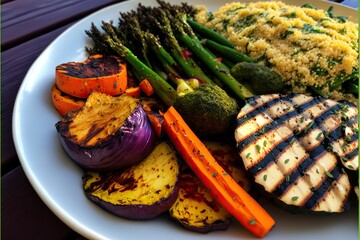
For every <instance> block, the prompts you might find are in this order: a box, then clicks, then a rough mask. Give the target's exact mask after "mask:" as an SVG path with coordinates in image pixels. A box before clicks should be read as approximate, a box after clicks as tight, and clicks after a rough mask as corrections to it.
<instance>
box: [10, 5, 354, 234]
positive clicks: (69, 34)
mask: <svg viewBox="0 0 360 240" xmlns="http://www.w3.org/2000/svg"><path fill="white" fill-rule="evenodd" d="M172 2H180V1H178V0H177V1H172ZM285 2H286V3H289V4H293V5H301V4H303V3H307V2H310V1H307V0H304V1H303V0H296V1H285ZM191 3H192V4H205V5H206V6H208V8H209V9H210V10H213V9H215V8H216V7H219V6H220V5H222V4H223V3H225V1H224V0H210V1H205V0H192V1H191ZM311 3H312V4H314V5H315V6H317V7H318V8H323V9H328V7H329V6H330V4H329V3H327V2H320V1H317V2H315V1H311ZM137 4H138V1H126V2H123V3H119V4H115V5H113V6H110V7H107V8H105V9H103V10H100V11H98V12H96V13H94V14H92V15H90V16H88V17H86V18H84V19H83V20H81V21H79V22H78V23H76V24H75V25H73V26H72V27H70V28H69V29H68V30H66V31H65V32H64V33H62V34H61V35H60V36H59V37H58V38H57V39H56V40H55V41H54V42H52V43H51V44H50V45H49V46H48V47H47V48H46V50H45V51H44V52H43V53H42V54H41V55H40V56H39V58H38V59H37V60H36V61H35V62H34V64H33V65H32V67H31V68H30V69H29V71H28V73H27V75H26V77H25V79H24V81H23V83H22V85H21V88H20V90H19V93H18V96H17V99H16V103H15V107H14V115H13V134H14V141H15V146H16V150H17V153H18V155H19V159H20V161H21V164H22V166H23V168H24V170H25V173H26V175H27V177H28V179H29V180H30V182H31V184H32V186H33V187H34V189H35V190H36V192H37V193H38V194H39V196H40V197H41V199H42V200H43V201H44V202H45V203H46V205H47V206H48V207H49V208H50V209H51V210H52V211H53V212H54V213H55V214H56V215H57V216H58V217H59V218H60V219H61V220H62V221H63V222H64V223H66V224H67V225H68V226H70V227H71V228H73V229H74V230H75V231H77V232H78V233H80V234H82V235H83V236H85V237H87V238H89V239H133V240H137V239H148V240H150V239H157V240H161V239H169V238H171V240H176V239H182V240H184V239H207V240H209V239H222V240H225V239H241V238H243V239H244V238H246V239H251V238H253V236H252V235H251V234H250V233H249V232H247V231H246V230H245V229H244V228H243V227H242V226H241V225H240V224H239V223H238V222H237V221H233V223H232V225H231V226H230V228H229V229H228V230H227V231H220V232H212V233H209V234H198V233H193V232H190V231H187V230H184V229H182V227H180V225H178V224H175V223H173V222H171V221H170V220H169V219H168V218H167V217H166V216H162V217H159V218H157V219H154V220H149V221H130V220H126V219H122V218H119V217H116V216H114V215H111V214H110V213H108V212H106V211H104V210H102V209H101V208H100V207H98V206H96V205H95V204H93V203H92V202H90V201H89V200H88V199H87V198H86V197H85V195H84V193H83V191H82V180H81V176H82V170H81V169H80V168H79V167H77V166H76V165H75V164H74V163H73V162H72V161H71V160H70V159H69V158H68V157H67V155H66V154H65V153H64V151H63V150H62V148H61V146H60V143H59V140H58V137H57V133H56V129H55V126H54V125H55V123H56V122H57V121H58V120H59V119H60V118H59V115H58V114H57V113H56V112H55V110H54V109H53V107H52V105H51V99H50V88H51V86H52V84H53V82H54V69H55V66H56V65H58V64H61V63H64V62H69V61H80V60H84V59H85V57H86V54H85V52H84V46H85V44H89V42H88V41H89V40H88V38H87V37H86V35H85V33H84V30H85V29H89V28H90V24H91V22H94V23H95V24H97V25H98V26H99V24H100V22H101V21H102V20H105V21H108V20H110V19H113V20H114V21H117V19H118V13H119V11H128V10H130V9H133V8H135V7H136V6H137ZM143 4H146V5H148V4H149V5H150V4H155V1H154V0H152V1H146V3H143ZM331 5H335V13H336V14H337V15H345V16H349V17H350V19H352V20H353V21H357V12H356V10H354V9H350V8H346V7H342V6H340V5H336V4H334V3H331ZM264 206H265V208H266V209H267V210H268V211H269V213H270V214H271V215H272V216H273V217H274V218H275V220H276V226H275V228H274V229H273V230H272V231H271V232H270V233H269V234H268V235H267V237H266V239H287V240H291V239H301V240H303V239H320V238H322V239H327V240H330V239H347V240H352V239H357V234H358V222H357V211H356V210H353V211H351V212H347V213H345V214H342V215H339V216H310V215H293V214H290V213H288V212H286V211H284V210H281V209H277V208H275V207H273V206H271V205H269V204H264ZM44 227H46V226H44Z"/></svg>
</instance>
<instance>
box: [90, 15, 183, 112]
mask: <svg viewBox="0 0 360 240" xmlns="http://www.w3.org/2000/svg"><path fill="white" fill-rule="evenodd" d="M94 28H96V27H95V26H94ZM102 28H103V29H104V30H105V32H106V34H102V35H101V36H100V37H101V39H102V41H103V42H105V43H107V44H108V46H109V47H110V48H111V49H112V50H113V51H114V52H116V53H117V54H119V56H121V57H122V58H124V59H126V60H127V61H128V63H130V64H131V65H132V66H133V67H134V68H135V69H136V71H137V74H138V75H139V76H141V77H142V78H143V79H147V80H149V82H150V83H151V85H152V86H153V87H154V91H155V93H156V94H157V96H159V97H160V99H161V100H162V101H163V102H164V103H165V104H166V105H167V106H172V105H173V102H174V101H175V99H176V97H177V93H176V90H175V89H174V88H173V87H172V86H171V85H170V84H169V83H168V82H166V81H165V80H164V79H163V78H162V77H160V76H159V75H158V74H157V73H156V72H154V71H153V70H152V69H151V68H150V67H148V66H147V65H146V64H144V63H143V62H142V61H140V60H139V59H138V58H137V57H136V56H135V55H134V54H133V53H132V51H131V50H130V49H129V48H127V47H126V46H124V45H123V44H122V43H121V41H120V40H119V39H118V38H117V36H116V34H115V32H114V29H113V26H112V24H111V23H106V22H103V25H102ZM96 31H98V30H96Z"/></svg>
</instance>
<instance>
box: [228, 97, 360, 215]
mask: <svg viewBox="0 0 360 240" xmlns="http://www.w3.org/2000/svg"><path fill="white" fill-rule="evenodd" d="M357 122H358V110H357V108H356V106H354V105H353V104H351V103H349V102H336V101H333V100H330V99H326V98H323V97H310V96H305V95H302V94H292V95H288V96H282V95H279V94H272V95H262V96H255V97H253V98H250V99H248V100H247V103H246V105H245V106H244V107H243V108H242V109H241V111H240V112H239V114H238V117H237V122H236V129H235V140H236V142H237V150H238V152H239V154H240V156H241V159H242V161H243V163H244V166H245V168H246V169H247V171H249V172H250V173H251V175H252V176H253V177H254V181H255V182H256V183H257V185H258V186H261V189H262V190H265V191H264V192H265V193H267V194H269V196H270V197H272V198H273V199H274V200H275V202H276V203H278V204H279V205H281V206H286V207H287V209H289V210H292V211H296V212H299V210H300V211H301V212H312V213H340V212H343V211H345V210H347V209H349V208H350V206H351V204H350V202H351V201H350V199H351V195H352V186H351V184H350V180H349V177H348V174H347V173H346V171H344V169H348V170H349V171H358V141H357V139H358V130H357V129H358V123H357Z"/></svg>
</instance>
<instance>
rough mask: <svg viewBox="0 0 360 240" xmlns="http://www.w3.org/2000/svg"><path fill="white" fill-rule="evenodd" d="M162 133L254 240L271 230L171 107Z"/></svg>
mask: <svg viewBox="0 0 360 240" xmlns="http://www.w3.org/2000/svg"><path fill="white" fill-rule="evenodd" d="M164 129H165V132H166V133H167V135H168V136H169V138H170V139H171V141H172V142H173V144H174V145H175V147H176V149H177V150H178V151H179V153H180V155H181V156H182V158H183V159H184V160H185V161H186V163H187V164H188V165H189V167H190V168H191V169H192V170H193V171H194V173H195V174H196V175H197V176H198V177H199V178H200V180H201V181H202V182H203V184H204V185H205V186H206V187H207V188H209V189H210V192H211V194H212V195H213V196H214V197H215V198H216V199H217V201H218V202H219V203H220V204H221V205H222V206H223V207H224V208H225V209H226V210H227V211H228V212H230V213H231V214H232V215H233V216H234V217H236V219H238V220H239V222H240V223H241V224H242V225H243V226H244V227H246V228H247V229H248V230H249V231H250V232H251V233H253V234H254V235H255V236H257V237H264V236H265V235H266V234H267V233H268V232H269V231H270V230H271V229H272V228H273V226H274V224H275V221H274V220H273V219H272V217H271V216H270V215H269V214H268V213H267V212H266V211H265V209H263V208H262V207H261V206H260V205H259V204H258V203H257V202H256V201H255V200H254V199H253V198H252V197H251V196H250V195H249V194H248V193H247V192H246V191H245V190H244V189H243V188H242V187H241V186H240V185H239V184H237V182H235V180H234V179H233V178H232V177H231V176H230V175H229V174H228V173H227V172H226V171H225V170H224V169H223V168H222V167H221V166H220V165H219V164H218V163H217V162H216V161H215V159H214V157H213V156H212V155H211V153H210V152H209V150H208V149H207V148H206V147H205V145H204V144H203V143H202V142H201V141H200V139H198V138H197V136H196V135H195V134H194V132H192V130H191V129H190V128H189V126H188V125H187V124H186V123H185V121H184V120H183V118H182V117H181V116H180V114H179V113H178V112H177V111H176V110H175V108H174V107H170V108H169V109H168V110H167V111H166V112H165V114H164Z"/></svg>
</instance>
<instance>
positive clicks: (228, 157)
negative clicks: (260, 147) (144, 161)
mask: <svg viewBox="0 0 360 240" xmlns="http://www.w3.org/2000/svg"><path fill="white" fill-rule="evenodd" d="M204 144H205V145H206V147H207V148H208V149H209V151H210V152H211V153H212V155H213V156H214V158H215V159H216V161H218V162H219V164H220V165H221V166H222V167H223V168H224V169H225V171H226V172H227V173H228V174H230V175H231V176H232V177H233V178H234V179H235V181H236V182H238V183H239V184H240V185H241V186H242V187H243V188H244V189H245V190H246V191H250V189H251V184H250V181H249V179H248V178H247V176H246V174H245V170H244V168H243V167H242V166H241V165H240V164H239V156H238V155H237V153H236V151H235V149H234V148H233V145H231V144H228V143H220V142H214V141H211V142H210V141H205V142H204ZM169 213H170V217H171V218H172V219H174V220H176V221H177V222H179V223H180V224H181V225H182V226H183V227H184V228H185V229H188V230H190V231H194V232H200V233H207V232H210V231H219V230H226V229H227V228H228V227H229V225H230V223H231V219H232V217H231V214H230V213H229V212H227V211H226V210H225V209H224V208H223V207H222V206H221V205H220V204H219V203H218V202H217V201H216V200H215V199H214V198H213V197H212V196H211V194H210V192H209V190H208V189H207V188H206V187H205V186H204V185H203V184H202V182H201V181H200V180H199V179H198V177H197V176H196V175H195V174H194V173H193V172H192V171H191V170H190V169H189V168H185V169H184V170H183V171H182V174H181V177H180V190H179V195H178V198H177V200H176V202H175V203H174V205H173V206H172V207H171V208H170V211H169Z"/></svg>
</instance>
